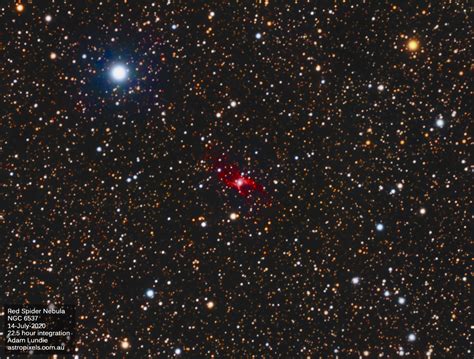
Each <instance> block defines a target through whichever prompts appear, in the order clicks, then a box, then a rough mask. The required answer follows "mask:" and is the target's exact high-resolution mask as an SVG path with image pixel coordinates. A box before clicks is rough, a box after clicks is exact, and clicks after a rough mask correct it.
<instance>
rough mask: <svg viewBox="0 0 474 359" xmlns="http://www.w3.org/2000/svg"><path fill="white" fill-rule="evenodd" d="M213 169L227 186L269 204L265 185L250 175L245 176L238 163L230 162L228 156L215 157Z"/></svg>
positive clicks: (243, 195)
mask: <svg viewBox="0 0 474 359" xmlns="http://www.w3.org/2000/svg"><path fill="white" fill-rule="evenodd" d="M212 162H213V165H212V171H213V172H214V173H216V174H217V178H218V179H219V181H221V182H222V183H224V184H225V185H226V186H227V187H230V188H233V189H235V190H237V192H238V193H239V195H241V196H242V197H245V198H250V197H252V196H255V197H260V198H261V199H263V200H264V202H267V204H268V194H267V192H266V191H265V189H264V187H263V186H262V185H261V184H260V183H257V182H256V181H255V180H253V179H252V178H250V177H247V176H244V175H243V174H242V172H241V170H240V168H239V167H238V165H236V164H233V163H230V162H229V161H228V160H227V158H222V157H221V158H219V159H215V158H214V159H213V161H212Z"/></svg>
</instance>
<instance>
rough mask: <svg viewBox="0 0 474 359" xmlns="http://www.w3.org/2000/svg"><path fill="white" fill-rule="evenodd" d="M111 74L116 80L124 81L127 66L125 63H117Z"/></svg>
mask: <svg viewBox="0 0 474 359" xmlns="http://www.w3.org/2000/svg"><path fill="white" fill-rule="evenodd" d="M111 75H112V78H113V79H114V80H115V81H123V80H125V79H126V78H127V68H126V67H125V66H123V65H115V66H114V67H112V71H111Z"/></svg>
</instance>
